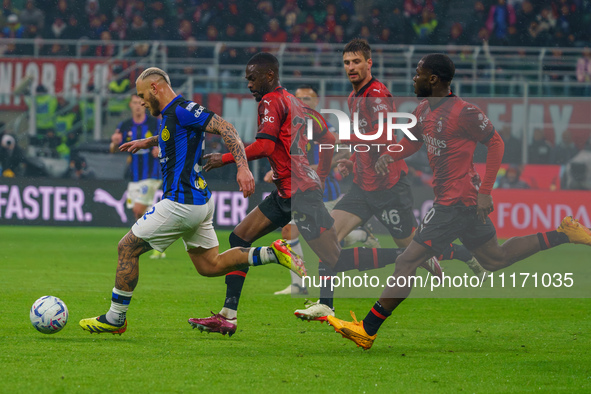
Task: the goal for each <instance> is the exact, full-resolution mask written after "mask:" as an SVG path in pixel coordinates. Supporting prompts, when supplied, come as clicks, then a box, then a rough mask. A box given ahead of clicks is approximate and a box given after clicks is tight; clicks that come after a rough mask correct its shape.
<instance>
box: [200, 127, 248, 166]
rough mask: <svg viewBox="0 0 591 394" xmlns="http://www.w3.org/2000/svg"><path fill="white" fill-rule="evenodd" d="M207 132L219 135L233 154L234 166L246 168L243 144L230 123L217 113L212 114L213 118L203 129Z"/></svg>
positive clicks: (246, 162)
mask: <svg viewBox="0 0 591 394" xmlns="http://www.w3.org/2000/svg"><path fill="white" fill-rule="evenodd" d="M205 131H207V132H208V133H212V134H218V135H221V136H222V138H223V139H224V143H225V144H226V146H227V147H228V150H229V151H230V153H231V154H232V156H234V161H236V167H238V168H242V167H246V168H248V161H247V160H246V153H245V152H244V144H243V143H242V140H241V139H240V137H239V136H238V132H237V131H236V128H235V127H234V125H232V123H230V122H228V121H226V120H224V119H223V118H222V117H220V116H218V115H213V118H212V119H211V121H210V122H209V124H208V125H207V128H206V129H205Z"/></svg>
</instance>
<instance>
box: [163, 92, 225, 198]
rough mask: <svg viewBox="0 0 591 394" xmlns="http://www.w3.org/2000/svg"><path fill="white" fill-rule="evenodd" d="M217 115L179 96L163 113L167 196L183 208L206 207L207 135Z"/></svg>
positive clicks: (207, 195)
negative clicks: (203, 170)
mask: <svg viewBox="0 0 591 394" xmlns="http://www.w3.org/2000/svg"><path fill="white" fill-rule="evenodd" d="M213 115H214V113H213V112H211V111H208V110H207V109H205V107H203V106H202V105H199V104H197V103H194V102H192V101H187V100H185V99H184V98H183V97H182V96H180V95H179V96H176V97H175V98H174V100H172V101H171V102H170V103H169V104H168V105H167V106H166V107H165V108H164V110H162V123H161V125H160V136H159V138H158V145H159V147H160V164H161V165H162V180H163V186H162V189H163V190H164V194H163V196H162V198H163V199H164V198H166V199H169V200H172V201H176V202H178V203H181V204H191V205H203V204H205V203H207V201H209V198H210V197H211V192H210V191H209V188H208V187H207V183H206V182H205V180H204V179H203V177H202V176H201V155H202V154H203V148H204V146H205V140H204V136H203V133H204V132H205V128H206V127H207V125H208V124H209V122H210V121H211V118H212V117H213Z"/></svg>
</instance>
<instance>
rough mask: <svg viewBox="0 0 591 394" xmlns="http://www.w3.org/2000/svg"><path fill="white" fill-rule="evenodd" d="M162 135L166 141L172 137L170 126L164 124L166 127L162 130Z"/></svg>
mask: <svg viewBox="0 0 591 394" xmlns="http://www.w3.org/2000/svg"><path fill="white" fill-rule="evenodd" d="M160 136H161V138H162V141H164V142H166V141H168V140H169V139H170V131H168V128H167V127H166V126H164V129H163V130H162V133H160Z"/></svg>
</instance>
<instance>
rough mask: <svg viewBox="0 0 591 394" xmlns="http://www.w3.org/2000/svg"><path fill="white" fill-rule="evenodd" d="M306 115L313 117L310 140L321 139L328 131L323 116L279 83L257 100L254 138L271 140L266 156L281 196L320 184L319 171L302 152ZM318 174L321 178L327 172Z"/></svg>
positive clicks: (303, 150)
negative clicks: (312, 134)
mask: <svg viewBox="0 0 591 394" xmlns="http://www.w3.org/2000/svg"><path fill="white" fill-rule="evenodd" d="M310 118H311V119H313V121H312V124H313V130H314V141H316V142H319V143H322V141H323V138H324V137H325V136H329V135H330V133H329V132H328V127H327V125H326V122H325V120H324V119H323V118H322V116H321V115H320V114H319V113H318V112H316V111H314V110H313V109H311V108H309V107H307V106H306V105H305V104H304V103H302V102H301V101H300V100H298V99H297V98H296V97H295V96H294V95H292V94H291V93H289V92H288V91H287V90H285V89H284V88H283V87H281V86H279V87H277V88H276V89H275V90H273V91H272V92H270V93H267V94H266V95H264V96H263V98H262V99H261V101H260V103H259V107H258V125H259V128H258V132H257V135H256V138H257V139H258V138H266V139H270V140H272V141H273V142H275V149H274V151H273V153H272V154H271V155H270V156H268V159H269V162H270V163H271V168H272V169H273V182H274V183H275V185H276V186H277V191H278V192H279V196H281V197H282V198H290V197H291V195H292V194H293V193H296V192H298V191H306V190H312V189H320V188H321V179H320V177H319V174H317V173H316V172H315V171H314V170H313V169H312V168H311V167H310V163H309V162H308V157H307V152H306V146H307V145H308V138H307V124H308V119H310ZM330 137H331V138H332V135H330ZM332 140H333V141H334V138H333V139H332ZM331 157H332V155H331ZM320 171H321V169H320V167H319V172H320ZM320 175H321V177H322V178H323V179H322V182H323V181H324V178H325V177H326V175H328V173H326V174H320Z"/></svg>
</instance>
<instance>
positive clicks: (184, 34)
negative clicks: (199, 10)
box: [175, 19, 193, 41]
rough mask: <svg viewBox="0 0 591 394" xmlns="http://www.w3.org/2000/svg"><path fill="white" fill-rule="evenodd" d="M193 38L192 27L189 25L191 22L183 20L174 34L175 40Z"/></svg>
mask: <svg viewBox="0 0 591 394" xmlns="http://www.w3.org/2000/svg"><path fill="white" fill-rule="evenodd" d="M192 36H193V27H192V25H191V22H190V21H188V20H187V19H183V20H182V21H180V23H179V28H178V30H177V32H176V37H175V39H176V40H183V41H184V40H186V39H187V38H189V37H192Z"/></svg>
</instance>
